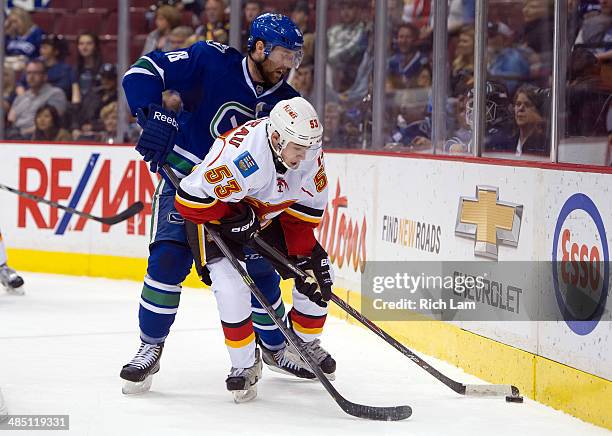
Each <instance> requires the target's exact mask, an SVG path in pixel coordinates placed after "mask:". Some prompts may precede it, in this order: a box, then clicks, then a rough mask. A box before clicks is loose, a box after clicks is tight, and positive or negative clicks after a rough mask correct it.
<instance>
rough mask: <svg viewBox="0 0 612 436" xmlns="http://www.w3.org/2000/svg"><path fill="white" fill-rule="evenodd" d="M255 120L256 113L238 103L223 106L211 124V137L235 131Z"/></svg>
mask: <svg viewBox="0 0 612 436" xmlns="http://www.w3.org/2000/svg"><path fill="white" fill-rule="evenodd" d="M253 119H255V112H253V110H251V109H250V108H248V107H246V106H245V105H243V104H242V103H238V102H237V101H229V102H227V103H225V104H224V105H222V106H221V107H220V108H219V110H217V113H216V114H215V116H214V117H213V119H212V121H211V123H210V135H211V136H212V137H213V139H216V138H217V136H219V135H221V134H223V133H225V132H227V131H229V130H232V129H235V128H236V127H238V126H239V125H241V124H244V123H246V122H247V121H249V120H253Z"/></svg>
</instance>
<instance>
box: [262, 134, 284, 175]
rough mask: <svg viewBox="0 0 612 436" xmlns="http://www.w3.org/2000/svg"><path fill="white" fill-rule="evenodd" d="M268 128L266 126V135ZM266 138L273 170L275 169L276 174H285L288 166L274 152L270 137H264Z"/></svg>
mask: <svg viewBox="0 0 612 436" xmlns="http://www.w3.org/2000/svg"><path fill="white" fill-rule="evenodd" d="M268 128H269V126H266V133H267V131H268ZM266 136H267V138H268V146H269V147H270V151H271V152H272V161H273V162H274V168H276V172H277V173H278V174H285V173H286V172H287V170H288V169H289V166H288V165H287V164H286V163H285V161H284V160H283V158H282V157H281V156H280V153H279V152H278V151H276V149H275V147H274V146H273V145H272V141H271V140H270V135H266Z"/></svg>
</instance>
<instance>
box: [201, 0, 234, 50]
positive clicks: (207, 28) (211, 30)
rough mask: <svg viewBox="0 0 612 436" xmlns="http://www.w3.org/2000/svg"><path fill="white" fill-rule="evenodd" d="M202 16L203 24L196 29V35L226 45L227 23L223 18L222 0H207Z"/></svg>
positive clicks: (227, 39)
mask: <svg viewBox="0 0 612 436" xmlns="http://www.w3.org/2000/svg"><path fill="white" fill-rule="evenodd" d="M204 15H205V18H206V20H205V23H204V24H202V25H201V26H200V27H198V28H197V29H196V35H198V36H203V37H204V39H210V40H212V41H217V42H220V43H221V44H227V43H228V41H229V22H228V20H227V17H226V16H225V4H224V3H223V0H207V2H206V6H205V7H204Z"/></svg>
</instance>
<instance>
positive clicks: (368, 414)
mask: <svg viewBox="0 0 612 436" xmlns="http://www.w3.org/2000/svg"><path fill="white" fill-rule="evenodd" d="M204 227H205V228H206V231H207V232H208V233H209V234H210V235H211V236H212V238H213V240H214V241H215V243H216V244H217V247H219V249H220V250H221V252H222V253H223V254H224V255H225V257H226V258H227V259H228V260H229V261H230V263H231V264H232V266H233V267H234V268H235V269H236V271H237V272H238V273H239V274H240V275H241V276H242V280H244V282H245V283H246V285H247V286H248V287H249V288H250V289H251V293H252V294H253V295H254V296H255V298H256V299H257V301H259V303H260V304H261V306H262V307H263V308H264V310H265V311H266V313H267V314H268V316H270V318H272V321H274V324H276V326H277V327H278V328H279V330H280V331H281V333H282V334H283V336H284V337H285V339H287V341H288V342H289V343H290V344H291V345H292V346H293V347H294V348H295V349H296V350H297V352H298V354H299V355H300V357H301V358H302V359H303V360H304V361H305V362H306V363H308V366H310V369H311V370H312V372H314V373H315V375H316V376H317V378H318V379H319V381H320V382H321V384H322V385H323V387H325V390H327V392H329V394H330V395H331V396H332V398H333V399H334V400H335V401H336V403H337V404H338V405H339V406H340V407H341V408H342V410H344V411H345V412H346V413H348V414H349V415H353V416H356V417H358V418H365V419H373V420H376V421H399V420H402V419H406V418H408V417H409V416H410V415H412V408H411V407H410V406H392V407H377V406H365V405H363V404H357V403H353V402H351V401H349V400H347V399H346V398H344V397H343V396H342V395H340V393H339V392H338V391H337V390H336V388H335V387H334V386H333V385H332V384H331V382H330V381H329V380H328V379H327V377H326V376H325V374H324V373H323V371H322V370H321V368H320V367H319V365H318V364H317V363H316V362H315V361H314V359H313V358H312V357H311V356H310V354H308V352H307V351H306V350H305V349H304V348H303V345H302V343H301V341H300V339H299V338H298V337H297V335H296V334H295V333H294V332H293V330H290V329H289V328H288V327H287V326H286V325H285V323H284V322H283V320H282V319H281V318H280V317H279V316H278V315H277V314H276V311H275V310H274V309H272V305H271V304H270V302H269V301H268V299H267V298H266V297H265V296H264V295H263V293H262V292H261V291H260V290H259V288H258V287H257V285H255V282H253V279H251V277H250V276H249V275H248V274H247V272H246V271H245V270H244V268H243V267H242V265H241V264H240V262H238V259H236V257H235V256H234V255H233V254H232V252H231V251H230V249H229V248H228V247H227V245H226V244H225V242H224V241H223V239H221V237H220V236H219V234H218V233H217V232H216V231H215V230H213V229H210V228H208V227H206V226H204Z"/></svg>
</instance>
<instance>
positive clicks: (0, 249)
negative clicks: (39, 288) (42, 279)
mask: <svg viewBox="0 0 612 436" xmlns="http://www.w3.org/2000/svg"><path fill="white" fill-rule="evenodd" d="M6 262H7V257H6V249H5V247H4V241H3V240H2V232H0V285H2V287H4V289H6V291H7V292H8V293H10V294H15V295H23V294H24V291H23V279H22V278H21V276H20V275H19V274H17V272H16V271H15V270H14V269H12V268H9V266H8V265H7V263H6Z"/></svg>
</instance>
